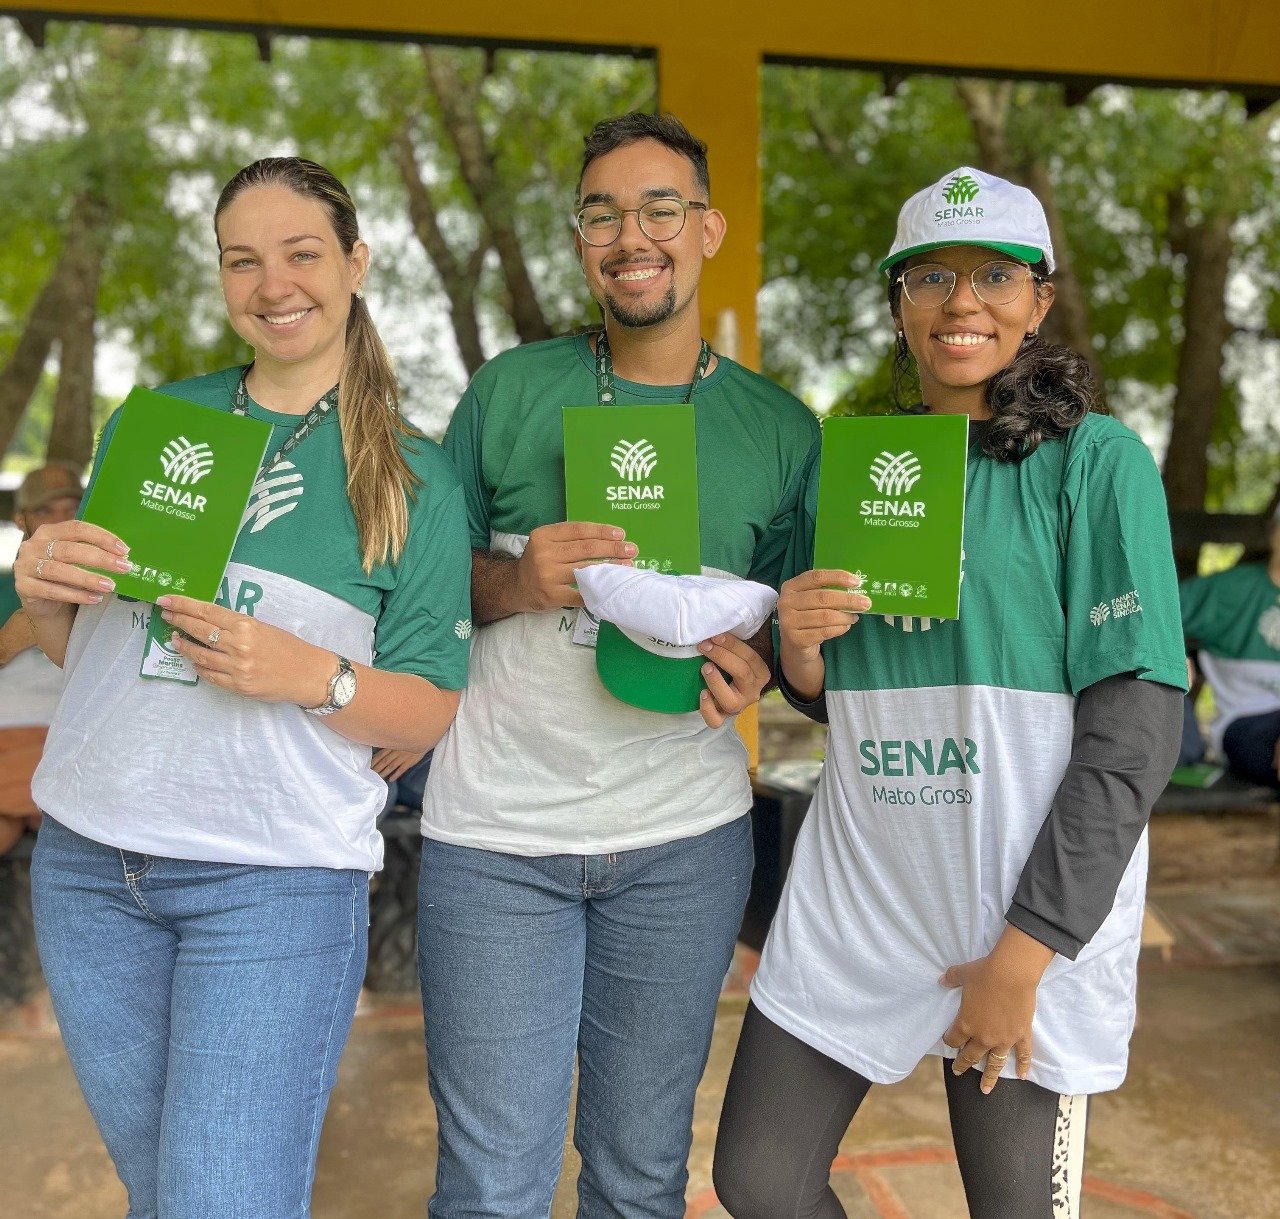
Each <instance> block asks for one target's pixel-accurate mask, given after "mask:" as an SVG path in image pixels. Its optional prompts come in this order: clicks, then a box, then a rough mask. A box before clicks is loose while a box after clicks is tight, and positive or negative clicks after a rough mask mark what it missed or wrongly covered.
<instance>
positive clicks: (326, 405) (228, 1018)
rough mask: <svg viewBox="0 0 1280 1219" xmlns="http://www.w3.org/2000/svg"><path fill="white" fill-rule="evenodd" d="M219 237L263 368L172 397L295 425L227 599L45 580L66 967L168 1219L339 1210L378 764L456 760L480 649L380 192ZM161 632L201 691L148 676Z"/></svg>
mask: <svg viewBox="0 0 1280 1219" xmlns="http://www.w3.org/2000/svg"><path fill="white" fill-rule="evenodd" d="M214 228H215V232H216V236H217V241H218V250H219V255H220V269H221V280H222V288H223V293H224V295H225V298H226V305H227V312H228V316H229V318H230V321H231V324H232V326H233V327H234V328H235V330H236V332H237V333H238V334H239V335H240V336H241V337H242V338H243V339H244V340H245V341H246V342H247V343H249V344H250V345H251V346H252V347H253V353H254V355H253V362H252V363H251V364H249V365H247V366H244V367H236V368H231V369H227V370H225V371H223V372H218V373H213V374H211V375H209V376H204V377H198V378H195V379H193V380H189V381H183V382H179V383H178V384H176V385H171V386H168V387H167V389H166V391H165V392H166V393H168V394H170V395H172V396H174V397H176V398H183V399H186V400H188V401H190V402H194V403H197V404H200V405H202V406H204V407H208V408H210V409H213V410H220V411H228V410H232V411H237V412H241V413H247V414H248V415H251V416H253V417H254V418H257V419H261V420H265V421H267V422H269V423H271V424H272V425H273V431H272V439H271V441H270V442H269V445H268V449H267V463H266V464H265V465H264V467H263V473H262V474H260V476H259V480H258V484H257V486H256V487H255V489H254V492H253V495H252V497H251V499H250V501H249V507H248V510H247V512H246V513H245V519H244V524H243V525H242V527H241V532H240V535H239V537H238V539H237V542H236V546H235V550H234V552H233V554H232V560H231V563H230V565H229V567H228V569H227V574H226V576H225V578H224V580H223V585H222V590H221V592H220V593H219V596H218V603H217V604H212V603H205V602H199V601H194V600H191V599H190V598H186V597H181V596H165V597H161V598H159V599H158V602H157V608H156V610H155V611H154V612H152V611H151V607H149V606H146V605H143V604H138V603H135V602H128V603H126V602H125V601H124V600H123V599H122V598H120V597H117V596H115V595H113V592H112V588H113V586H112V582H111V580H110V579H108V578H102V577H100V576H98V575H97V574H95V573H92V572H87V571H85V570H83V568H84V567H85V566H92V567H97V568H100V569H105V570H107V571H115V570H124V569H125V568H126V567H127V563H128V560H127V559H126V558H125V554H126V549H125V544H126V543H127V542H128V541H129V539H128V538H124V539H119V538H116V537H114V536H112V535H110V534H108V533H107V532H106V531H104V530H103V529H100V528H97V527H95V526H92V525H89V524H87V523H84V522H71V523H68V524H62V525H54V526H46V527H43V528H41V529H38V530H37V531H36V532H35V534H34V535H33V536H32V537H31V539H30V540H28V541H27V542H25V543H24V544H23V546H22V548H21V550H20V551H19V554H18V558H17V561H16V564H15V571H16V573H17V587H18V592H19V594H20V595H21V597H22V600H23V604H24V605H25V607H26V610H27V613H28V614H29V615H30V617H31V619H32V621H33V622H34V623H35V628H36V633H37V639H38V642H39V644H40V646H41V648H42V649H43V650H44V651H45V652H46V653H47V654H48V655H49V656H50V658H51V659H53V660H55V661H56V662H57V663H59V664H63V665H64V667H65V670H66V674H67V684H66V689H65V691H64V693H63V696H62V700H61V702H60V703H59V705H58V708H57V711H56V713H55V716H54V720H53V724H52V727H51V728H50V732H49V739H48V745H47V748H46V752H45V757H44V760H43V762H42V763H41V765H40V768H39V770H38V771H37V773H36V777H35V783H34V791H35V796H36V799H37V801H38V803H39V804H40V806H41V808H43V809H44V810H45V813H46V816H45V820H44V825H43V827H42V828H41V831H40V836H39V840H38V842H37V845H36V851H35V859H34V863H33V878H34V905H35V913H36V919H37V934H38V940H39V947H40V954H41V960H42V962H43V965H44V970H45V974H46V976H47V978H48V982H49V989H50V993H51V995H52V997H53V1002H54V1008H55V1010H56V1013H57V1017H58V1023H59V1026H60V1028H61V1030H62V1035H63V1039H64V1041H65V1043H66V1046H67V1050H68V1053H69V1055H70V1057H71V1061H72V1064H73V1065H74V1067H75V1070H76V1074H77V1077H78V1079H79V1082H80V1085H81V1087H82V1089H83V1090H84V1093H85V1096H86V1098H87V1100H88V1102H89V1106H90V1108H91V1110H92V1111H93V1115H94V1118H95V1120H96V1121H97V1124H98V1128H99V1130H100V1131H101V1133H102V1136H103V1139H104V1141H105V1142H106V1144H107V1148H108V1150H109V1151H110V1153H111V1156H112V1159H113V1160H114V1161H115V1165H116V1169H117V1171H118V1172H119V1174H120V1177H121V1179H122V1180H123V1181H124V1183H125V1186H126V1187H127V1189H128V1192H129V1214H130V1215H136V1216H139V1217H140V1219H141V1217H144V1216H146V1217H150V1219H154V1217H155V1216H157V1215H163V1216H166V1217H172V1216H195V1215H219V1216H228V1217H230V1216H235V1219H280V1216H284V1215H290V1216H304V1215H306V1214H308V1213H309V1211H310V1193H311V1182H312V1178H313V1175H314V1168H315V1157H316V1147H317V1141H318V1137H319V1131H320V1125H321V1122H322V1119H323V1116H324V1111H325V1107H326V1104H327V1101H328V1095H329V1090H330V1089H331V1087H332V1086H333V1081H334V1075H335V1071H336V1066H337V1060H338V1057H339V1055H340V1053H341V1051H342V1047H343V1045H344V1043H345V1041H346V1037H347V1033H348V1030H349V1029H350V1025H351V1019H352V1016H353V1014H354V1011H355V1004H356V998H357V995H358V993H359V990H360V984H361V981H362V978H363V976H364V965H365V955H366V940H367V926H368V904H367V902H368V886H369V877H370V874H371V873H372V872H373V871H374V870H375V869H377V868H378V867H379V866H380V865H381V861H382V844H381V838H380V837H379V835H378V832H377V830H376V828H375V824H374V822H375V819H376V817H377V814H378V812H379V811H380V809H381V808H382V804H383V799H384V795H385V791H386V788H385V785H384V784H383V782H382V780H381V779H380V778H378V777H377V775H375V774H374V772H373V771H372V770H371V769H370V764H369V763H370V749H369V745H370V744H379V745H383V746H388V747H391V748H394V749H404V750H412V751H416V752H421V751H423V750H425V749H428V748H430V747H431V746H432V745H433V744H434V743H435V742H436V741H437V740H438V739H439V737H440V735H441V734H442V733H443V732H444V730H445V728H446V727H447V725H448V724H449V722H450V720H451V719H452V717H453V714H454V711H455V709H456V707H457V704H458V697H459V696H458V689H459V688H460V687H461V686H462V684H463V682H464V680H465V676H466V666H467V643H466V638H467V636H468V635H469V634H470V631H469V623H467V618H468V615H469V609H468V606H469V604H470V588H469V573H470V569H471V555H470V547H469V545H468V538H467V528H466V516H465V508H464V506H463V501H462V493H461V488H460V487H459V484H458V480H457V477H456V476H455V475H454V473H453V470H452V466H451V465H450V463H449V461H448V460H447V459H446V458H445V456H444V454H443V453H442V452H441V451H440V449H439V448H438V447H437V446H436V445H435V444H433V443H432V442H431V441H429V440H427V439H426V438H425V437H423V436H422V435H421V434H420V433H418V432H417V431H415V430H414V429H413V428H411V427H410V426H409V425H408V424H406V423H405V421H404V420H403V418H402V417H401V415H400V413H399V410H398V391H397V387H396V382H395V378H394V375H393V373H392V370H391V366H390V363H389V361H388V359H387V355H386V352H385V350H384V349H383V347H382V343H381V340H380V339H379V337H378V334H377V331H376V329H375V328H374V325H373V321H372V318H371V317H370V314H369V311H368V308H367V307H366V305H365V303H364V301H363V299H362V294H361V291H360V288H361V285H362V283H363V281H364V277H365V274H366V272H367V270H368V265H369V251H368V247H367V246H366V245H365V243H364V242H363V241H362V240H361V239H360V235H359V230H358V226H357V221H356V214H355V209H354V207H353V205H352V202H351V198H350V196H349V195H348V194H347V192H346V190H345V189H344V188H343V186H342V184H341V183H340V182H338V181H337V179H336V178H334V177H333V175H332V174H330V173H329V172H328V171H327V170H325V169H323V168H322V167H320V166H319V165H316V164H314V163H312V162H310V161H303V160H299V159H297V158H273V159H270V160H265V161H258V162H255V163H254V164H253V165H250V166H248V167H247V168H245V169H243V170H241V171H240V172H239V173H238V174H236V175H235V177H234V178H232V180H231V181H230V182H229V183H228V184H227V186H226V187H225V188H224V190H223V192H222V195H221V197H220V198H219V200H218V204H217V208H216V210H215V213H214ZM112 426H113V423H108V425H107V433H106V435H105V436H104V443H103V444H102V446H101V449H102V450H105V449H106V448H107V447H108V445H109V444H110V439H111V428H112ZM286 446H287V447H286ZM280 454H284V459H281V460H278V459H277V457H278V455H280ZM99 460H100V458H99ZM95 472H96V467H95ZM152 617H154V618H155V622H154V623H152V626H153V627H154V628H156V629H157V630H162V631H163V634H164V635H166V636H167V635H168V634H169V630H168V629H167V628H162V627H161V626H160V619H161V618H163V620H164V621H165V623H168V624H172V626H175V627H178V628H180V629H181V630H182V631H183V632H185V634H186V636H187V638H186V639H183V640H180V641H178V642H177V645H176V646H177V648H178V650H179V652H180V654H181V656H182V657H183V658H185V660H186V661H187V662H189V666H190V672H189V673H188V674H187V675H186V677H187V678H188V679H198V681H197V682H196V684H190V681H189V680H164V679H157V678H153V677H150V676H148V677H144V676H142V675H141V673H140V667H141V662H142V660H143V655H144V644H145V641H146V637H147V634H148V619H149V618H152ZM192 641H195V642H192Z"/></svg>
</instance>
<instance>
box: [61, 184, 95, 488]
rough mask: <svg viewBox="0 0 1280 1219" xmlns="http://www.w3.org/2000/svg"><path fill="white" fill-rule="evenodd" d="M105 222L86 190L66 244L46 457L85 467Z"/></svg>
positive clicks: (90, 434) (89, 451) (90, 436)
mask: <svg viewBox="0 0 1280 1219" xmlns="http://www.w3.org/2000/svg"><path fill="white" fill-rule="evenodd" d="M105 221H106V214H105V209H104V208H103V206H102V205H101V203H100V202H99V201H97V200H95V199H94V198H93V197H92V195H91V194H90V193H88V192H86V193H85V194H84V195H83V196H81V200H80V202H79V204H78V205H77V207H76V208H75V209H74V210H73V212H72V214H71V222H70V225H69V226H68V231H67V244H66V248H65V256H66V260H67V264H68V268H69V270H68V274H67V288H66V298H65V306H64V313H63V319H62V326H61V328H60V329H59V333H58V340H59V343H58V345H59V348H60V351H59V372H58V390H57V393H56V394H55V395H54V399H53V421H52V424H51V426H50V429H49V445H48V457H49V459H50V460H51V461H53V460H61V461H70V462H74V463H75V464H76V465H78V466H82V467H83V466H87V465H88V464H89V459H90V458H91V457H92V456H93V361H94V353H95V350H96V336H95V334H94V326H95V323H96V322H97V318H98V286H99V284H100V283H101V281H102V234H103V231H104V229H105Z"/></svg>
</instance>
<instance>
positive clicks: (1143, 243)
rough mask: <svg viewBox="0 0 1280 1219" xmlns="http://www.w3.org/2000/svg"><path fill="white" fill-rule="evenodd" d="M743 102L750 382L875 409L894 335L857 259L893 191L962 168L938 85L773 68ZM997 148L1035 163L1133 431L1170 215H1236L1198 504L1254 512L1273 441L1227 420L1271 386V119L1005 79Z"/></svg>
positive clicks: (968, 127) (1168, 248)
mask: <svg viewBox="0 0 1280 1219" xmlns="http://www.w3.org/2000/svg"><path fill="white" fill-rule="evenodd" d="M762 103H763V114H764V181H765V280H766V283H765V287H764V291H763V293H762V296H761V328H762V336H761V337H762V347H763V352H764V364H765V367H766V370H767V371H768V372H769V373H770V374H771V375H773V376H775V377H777V378H778V379H780V380H783V381H784V382H786V383H788V384H790V385H791V386H792V387H793V388H796V389H798V390H800V391H802V392H804V393H805V394H806V396H808V397H810V398H811V399H814V400H821V399H822V398H824V397H829V396H830V393H829V391H830V387H831V386H832V385H835V386H836V387H837V390H836V393H835V398H834V402H833V405H832V409H833V410H834V411H836V412H837V413H861V412H863V411H867V410H879V409H882V408H883V404H884V403H885V401H886V400H887V397H888V395H889V385H890V380H889V367H890V360H889V353H890V350H891V344H892V337H893V331H892V327H891V325H890V321H889V316H888V309H887V305H886V297H885V284H884V281H883V277H880V276H877V275H876V273H875V264H876V262H877V261H878V260H879V259H880V258H881V257H882V256H883V254H884V253H885V252H886V251H887V250H888V248H889V245H890V243H891V241H892V238H893V232H894V225H895V222H896V217H897V213H898V209H899V208H900V206H901V205H902V203H903V202H904V201H905V200H906V199H907V198H908V196H910V195H911V194H913V193H914V192H915V191H917V190H919V189H921V188H922V187H924V186H926V185H928V184H929V183H931V182H933V181H936V180H937V179H938V178H939V177H940V176H941V175H942V174H943V173H945V172H946V171H947V170H949V169H952V168H954V167H956V166H957V165H960V164H975V163H979V162H978V160H977V158H978V156H979V154H978V150H977V147H976V144H975V140H974V133H973V126H972V123H971V121H970V118H969V116H968V114H967V112H966V110H965V108H964V106H963V104H962V102H961V99H960V96H959V92H958V90H957V83H956V82H955V81H954V80H951V79H946V78H941V77H929V76H924V75H920V76H913V77H911V78H909V79H908V80H907V81H906V82H905V83H904V84H903V85H901V87H900V88H899V89H898V90H897V91H896V92H895V93H894V94H893V95H892V96H886V95H885V91H884V86H883V82H882V80H881V78H880V77H878V76H876V75H872V74H869V73H858V72H847V71H843V70H837V69H818V68H803V69H802V68H791V67H781V66H773V67H766V68H765V70H764V73H763V95H762ZM1005 139H1006V142H1007V149H1006V152H1007V156H1008V160H1009V163H1010V165H1011V167H1013V169H1014V170H1015V171H1016V169H1017V168H1018V167H1019V166H1020V165H1022V164H1025V163H1026V162H1027V161H1028V160H1029V159H1032V158H1034V159H1037V160H1038V161H1040V162H1041V163H1042V164H1044V165H1045V167H1046V168H1047V170H1048V173H1049V176H1050V179H1051V181H1052V183H1053V187H1054V190H1055V193H1056V197H1057V204H1058V208H1059V210H1060V212H1061V214H1062V217H1063V220H1064V224H1065V227H1066V230H1067V239H1068V246H1069V254H1070V257H1071V260H1072V263H1073V266H1074V269H1075V272H1076V274H1077V275H1078V277H1079V278H1080V281H1081V283H1082V286H1083V288H1084V290H1085V294H1086V297H1087V300H1088V305H1089V309H1090V322H1091V325H1092V329H1093V334H1094V344H1095V349H1096V351H1097V353H1098V356H1099V360H1100V364H1101V367H1102V369H1103V373H1104V376H1105V379H1106V389H1107V394H1108V398H1109V400H1110V402H1111V404H1112V406H1113V409H1115V411H1116V413H1117V414H1118V415H1120V416H1121V418H1127V419H1131V420H1132V421H1134V422H1135V423H1137V422H1139V421H1140V420H1146V419H1149V418H1150V415H1151V409H1150V408H1151V407H1152V405H1153V404H1154V407H1155V415H1156V417H1157V420H1158V419H1159V418H1160V417H1161V416H1163V418H1165V419H1167V417H1168V406H1169V403H1170V402H1171V401H1172V396H1173V390H1174V387H1175V385H1176V381H1177V376H1178V359H1179V351H1180V347H1181V342H1182V337H1183V336H1182V321H1181V315H1180V311H1181V308H1182V304H1183V296H1184V292H1185V288H1186V284H1185V279H1186V265H1185V258H1184V257H1183V256H1182V254H1181V253H1180V252H1179V249H1178V241H1177V238H1178V234H1177V232H1176V226H1174V227H1173V228H1171V217H1172V218H1173V219H1174V220H1176V219H1177V210H1178V208H1179V207H1181V208H1182V214H1183V215H1184V217H1185V221H1186V223H1188V224H1191V225H1195V224H1198V223H1199V222H1200V221H1202V220H1203V219H1204V218H1206V217H1208V216H1212V215H1228V216H1235V217H1238V219H1237V220H1236V222H1235V228H1234V234H1235V236H1236V244H1235V251H1234V256H1233V262H1232V279H1231V283H1230V290H1229V299H1228V306H1229V316H1230V319H1231V321H1232V323H1233V324H1235V325H1236V326H1237V327H1239V331H1238V333H1237V335H1236V337H1235V338H1233V339H1232V340H1230V341H1229V343H1228V347H1227V352H1226V355H1227V363H1226V389H1225V392H1224V394H1223V398H1222V401H1221V403H1220V408H1219V414H1218V419H1217V426H1216V431H1215V436H1214V441H1213V447H1212V450H1211V454H1210V457H1211V463H1212V466H1211V478H1210V484H1211V489H1210V501H1211V504H1212V505H1213V506H1217V505H1224V506H1225V505H1230V504H1237V503H1239V502H1240V501H1241V499H1242V498H1243V499H1245V500H1249V501H1250V502H1252V501H1254V500H1257V499H1259V498H1261V500H1262V501H1263V502H1265V498H1266V496H1265V495H1261V496H1259V490H1258V489H1259V487H1260V486H1261V485H1263V484H1266V485H1269V486H1274V484H1275V481H1276V478H1277V477H1278V476H1280V455H1278V454H1280V446H1277V444H1276V436H1275V433H1274V432H1271V431H1269V430H1268V429H1265V428H1260V427H1259V425H1258V424H1257V423H1256V422H1255V423H1254V424H1253V425H1251V426H1250V427H1249V428H1246V427H1245V426H1244V425H1243V422H1242V420H1243V418H1244V415H1245V413H1248V410H1247V408H1249V407H1252V412H1251V413H1252V415H1253V416H1254V417H1256V416H1257V415H1258V414H1260V413H1266V405H1269V401H1270V398H1271V397H1272V396H1273V395H1274V389H1273V385H1274V377H1273V375H1267V374H1265V373H1263V372H1262V371H1261V370H1262V369H1264V368H1265V369H1267V370H1269V372H1270V373H1271V374H1274V371H1275V365H1276V361H1277V358H1278V353H1277V341H1276V336H1277V334H1278V333H1280V189H1277V188H1280V131H1277V130H1276V129H1275V128H1273V127H1272V125H1271V122H1270V116H1263V117H1262V118H1261V119H1255V120H1253V121H1252V122H1250V121H1248V120H1247V118H1246V115H1245V112H1244V108H1243V106H1242V105H1241V103H1240V101H1239V99H1238V98H1236V97H1234V96H1232V95H1229V94H1224V93H1192V92H1178V91H1172V90H1156V89H1150V90H1139V89H1128V88H1120V87H1106V88H1102V89H1098V90H1096V91H1095V92H1094V93H1093V94H1091V95H1090V96H1089V97H1088V98H1087V99H1086V100H1085V101H1084V102H1083V103H1081V104H1078V105H1074V106H1068V105H1067V104H1066V103H1065V100H1064V95H1063V90H1062V88H1061V87H1060V86H1057V85H1051V84H1034V83H1021V84H1017V85H1015V86H1013V96H1012V99H1011V104H1010V105H1009V108H1008V110H1007V122H1006V126H1005ZM1263 404H1265V405H1263ZM1260 405H1261V406H1262V410H1261V411H1260V410H1259V407H1260ZM1270 413H1271V414H1272V415H1274V413H1275V412H1274V411H1272V412H1270ZM1152 430H1153V429H1151V428H1148V429H1147V431H1148V434H1150V433H1151V431H1152ZM1155 430H1156V431H1157V432H1158V427H1157V428H1156V429H1155ZM1246 472H1247V474H1246ZM1246 482H1247V484H1248V486H1247V487H1246V486H1245V485H1244V483H1246Z"/></svg>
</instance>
